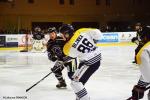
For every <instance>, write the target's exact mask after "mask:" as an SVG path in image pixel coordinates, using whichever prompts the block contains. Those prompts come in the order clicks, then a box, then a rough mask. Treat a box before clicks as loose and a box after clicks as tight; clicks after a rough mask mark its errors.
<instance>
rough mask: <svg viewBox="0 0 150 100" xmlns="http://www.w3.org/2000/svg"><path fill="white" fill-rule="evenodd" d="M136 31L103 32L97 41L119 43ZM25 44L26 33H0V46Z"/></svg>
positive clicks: (130, 37)
mask: <svg viewBox="0 0 150 100" xmlns="http://www.w3.org/2000/svg"><path fill="white" fill-rule="evenodd" d="M135 36H136V32H104V33H102V37H100V39H99V40H98V43H120V42H130V41H131V39H132V38H133V37H135ZM27 39H28V44H29V45H31V44H32V36H31V35H28V38H27ZM48 39H49V36H48V35H45V41H48ZM25 44H26V34H11V35H6V34H2V35H0V47H22V46H25Z"/></svg>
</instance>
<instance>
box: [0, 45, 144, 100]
mask: <svg viewBox="0 0 150 100" xmlns="http://www.w3.org/2000/svg"><path fill="white" fill-rule="evenodd" d="M135 48H136V46H135V45H134V46H102V47H101V52H102V61H101V67H100V68H99V70H98V71H97V72H96V73H95V74H94V75H93V76H92V77H91V78H90V80H89V81H88V82H87V84H86V85H85V87H86V89H87V91H88V92H89V95H90V97H91V100H126V99H127V98H128V97H130V96H131V90H132V87H133V86H134V85H135V84H136V83H137V81H138V79H139V76H140V72H139V69H138V66H137V65H136V64H133V63H132V61H133V59H134V50H135ZM53 64H54V63H53V62H50V61H49V60H48V58H47V54H46V53H31V52H16V51H0V100H75V95H74V93H73V91H72V89H71V87H70V80H69V79H68V77H67V70H66V69H64V71H63V73H64V76H65V79H66V81H67V85H68V86H67V89H57V88H56V87H55V85H56V84H57V80H56V78H55V77H54V75H53V74H51V75H50V76H48V77H47V78H46V79H45V80H43V81H42V82H41V83H39V84H38V85H37V86H35V87H33V88H32V89H31V90H30V91H28V92H26V89H27V88H29V87H30V86H32V85H33V84H34V83H36V82H37V81H39V80H40V79H41V78H43V77H44V76H45V75H46V74H48V73H49V72H50V68H51V67H53ZM146 95H147V92H146V93H145V97H144V99H142V100H147V96H146ZM19 97H20V98H19Z"/></svg>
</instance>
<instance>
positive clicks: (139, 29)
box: [132, 23, 143, 63]
mask: <svg viewBox="0 0 150 100" xmlns="http://www.w3.org/2000/svg"><path fill="white" fill-rule="evenodd" d="M142 27H143V26H142V25H141V23H136V25H135V31H136V32H137V34H136V37H133V39H132V42H133V43H136V44H137V45H138V46H137V48H136V49H135V61H133V63H137V61H136V55H137V53H138V52H139V50H140V49H141V48H142V46H143V42H142V41H141V36H142V33H141V32H142Z"/></svg>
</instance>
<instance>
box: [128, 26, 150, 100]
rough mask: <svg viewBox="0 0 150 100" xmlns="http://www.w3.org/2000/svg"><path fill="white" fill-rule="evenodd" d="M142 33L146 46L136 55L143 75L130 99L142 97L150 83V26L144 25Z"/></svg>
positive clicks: (137, 99)
mask: <svg viewBox="0 0 150 100" xmlns="http://www.w3.org/2000/svg"><path fill="white" fill-rule="evenodd" d="M141 33H142V35H141V40H142V42H143V43H144V46H143V47H142V48H141V49H140V51H139V52H138V53H137V55H136V59H137V64H139V68H140V72H141V77H140V79H139V81H138V83H137V85H135V86H134V87H133V90H132V97H131V98H130V99H128V100H139V99H142V98H143V96H144V92H145V89H146V87H147V86H148V85H150V28H148V27H143V29H142V31H141ZM149 97H150V95H149Z"/></svg>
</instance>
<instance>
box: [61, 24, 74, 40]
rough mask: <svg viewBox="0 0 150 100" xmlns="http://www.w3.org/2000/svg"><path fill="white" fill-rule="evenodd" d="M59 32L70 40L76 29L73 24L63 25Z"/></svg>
mask: <svg viewBox="0 0 150 100" xmlns="http://www.w3.org/2000/svg"><path fill="white" fill-rule="evenodd" d="M59 32H60V33H62V34H63V35H64V36H65V37H67V38H70V37H71V36H72V35H73V33H74V28H73V26H72V25H71V24H63V25H62V26H61V27H60V28H59Z"/></svg>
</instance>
